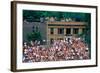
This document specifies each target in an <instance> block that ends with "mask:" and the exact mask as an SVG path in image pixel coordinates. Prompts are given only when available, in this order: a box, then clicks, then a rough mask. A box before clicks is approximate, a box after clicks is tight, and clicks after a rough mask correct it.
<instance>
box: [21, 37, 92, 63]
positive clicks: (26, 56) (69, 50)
mask: <svg viewBox="0 0 100 73" xmlns="http://www.w3.org/2000/svg"><path fill="white" fill-rule="evenodd" d="M89 54H90V51H89V47H88V45H87V44H86V43H85V42H84V41H83V40H82V39H81V38H75V37H73V38H70V39H68V40H54V41H53V43H52V44H50V45H49V46H46V45H41V44H40V41H34V42H33V41H31V42H30V43H27V42H24V45H23V62H24V63H31V62H48V61H67V60H86V59H90V57H89Z"/></svg>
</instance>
